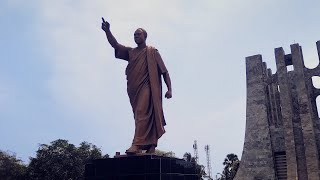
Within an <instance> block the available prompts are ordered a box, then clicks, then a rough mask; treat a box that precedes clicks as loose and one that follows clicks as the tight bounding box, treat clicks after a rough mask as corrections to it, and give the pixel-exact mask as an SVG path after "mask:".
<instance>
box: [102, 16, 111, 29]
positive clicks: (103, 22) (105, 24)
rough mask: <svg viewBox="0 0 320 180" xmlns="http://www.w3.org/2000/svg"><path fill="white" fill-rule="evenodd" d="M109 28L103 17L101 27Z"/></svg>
mask: <svg viewBox="0 0 320 180" xmlns="http://www.w3.org/2000/svg"><path fill="white" fill-rule="evenodd" d="M109 28H110V24H109V23H108V22H107V21H105V20H104V18H102V25H101V29H102V30H104V31H107V30H109Z"/></svg>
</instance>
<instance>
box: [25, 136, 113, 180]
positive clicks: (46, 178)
mask: <svg viewBox="0 0 320 180" xmlns="http://www.w3.org/2000/svg"><path fill="white" fill-rule="evenodd" d="M104 157H108V155H105V156H104ZM98 158H103V156H102V153H101V150H100V149H99V148H97V147H96V146H95V145H92V144H91V143H87V142H82V143H81V144H80V146H79V147H76V146H75V145H73V144H70V143H69V142H68V141H67V140H63V139H58V140H56V141H53V142H51V143H50V145H47V144H41V145H40V147H39V149H38V151H37V152H36V157H35V158H30V160H31V161H30V164H29V166H28V169H27V175H28V177H29V178H30V179H33V180H51V179H52V180H53V179H79V178H82V177H84V168H85V164H86V163H88V162H90V161H91V160H93V159H98Z"/></svg>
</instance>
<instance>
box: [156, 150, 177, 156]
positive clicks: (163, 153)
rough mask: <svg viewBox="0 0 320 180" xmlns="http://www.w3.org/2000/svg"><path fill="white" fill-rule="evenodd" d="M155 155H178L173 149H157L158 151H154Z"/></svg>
mask: <svg viewBox="0 0 320 180" xmlns="http://www.w3.org/2000/svg"><path fill="white" fill-rule="evenodd" d="M154 154H155V155H158V156H164V157H176V155H175V153H174V152H172V151H169V152H166V151H161V150H158V149H156V151H155V152H154Z"/></svg>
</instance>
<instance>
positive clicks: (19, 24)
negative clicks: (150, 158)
mask: <svg viewBox="0 0 320 180" xmlns="http://www.w3.org/2000/svg"><path fill="white" fill-rule="evenodd" d="M319 7H320V2H319V1H296V0H290V1H289V0H277V1H276V0H268V1H263V0H262V1H256V0H242V1H236V0H223V1H222V0H201V1H190V0H185V1H183V0H180V1H178V0H171V1H167V0H162V1H160V0H154V1H148V0H137V1H129V0H119V1H111V0H93V1H88V0H78V1H71V0H63V1H62V0H56V1H40V0H30V1H23V0H2V1H0V21H1V28H0V123H1V127H2V128H1V131H0V136H1V137H2V139H3V140H2V141H1V143H0V149H1V150H10V151H12V152H15V153H16V154H17V156H18V157H20V158H22V159H23V160H24V161H26V162H28V158H29V157H30V156H34V155H35V151H36V150H37V148H38V144H40V143H49V142H51V141H53V140H56V139H58V138H62V139H67V140H69V141H70V142H71V143H73V144H79V143H80V142H82V141H88V142H91V143H93V144H96V145H97V146H98V147H101V148H102V150H103V152H104V153H108V154H110V155H113V154H115V152H116V151H121V152H124V151H125V149H126V148H127V147H129V145H130V143H131V140H132V137H133V128H134V121H133V116H132V113H131V107H130V104H129V100H128V97H127V94H126V79H125V74H124V71H125V67H126V62H124V61H120V60H117V59H115V58H114V52H113V49H112V48H111V46H110V45H109V44H108V43H107V41H106V38H105V35H104V33H103V32H102V30H101V29H100V25H101V17H102V16H103V17H104V18H105V19H106V20H108V21H109V22H110V24H111V30H112V32H113V34H114V35H115V37H116V38H117V40H118V41H119V42H120V43H122V44H124V45H127V46H135V44H134V41H133V32H134V30H135V29H137V28H138V27H143V28H145V29H146V30H147V32H148V40H147V43H148V44H149V45H152V46H155V47H157V49H158V50H159V52H160V53H161V56H162V57H163V59H164V61H165V63H166V66H167V68H168V70H169V72H170V75H171V79H172V86H173V98H172V99H170V100H167V99H166V100H164V110H165V116H166V119H167V127H166V130H167V133H166V134H165V135H164V136H163V137H162V138H161V139H160V141H159V146H158V148H159V149H161V150H166V151H174V152H175V153H176V155H177V156H179V157H182V155H183V154H184V153H185V152H193V149H192V144H193V141H194V140H198V146H199V155H200V162H201V163H202V164H205V152H204V145H206V144H209V145H210V147H211V161H212V167H213V174H214V175H215V174H216V173H217V172H221V171H222V162H223V159H224V157H225V156H226V154H228V153H236V154H237V155H238V156H241V153H242V146H243V140H244V131H245V106H246V89H245V88H246V82H245V57H246V56H251V55H255V54H262V56H263V59H264V61H266V62H267V64H268V67H271V68H272V69H273V71H274V70H275V62H274V52H273V51H274V48H277V47H283V48H284V49H285V51H286V53H290V52H289V49H290V44H293V43H299V44H300V45H301V46H302V48H303V52H304V58H305V61H306V65H307V66H308V67H315V66H316V65H317V64H318V57H317V51H316V46H315V42H316V41H317V40H320V34H319V32H320V26H319V23H317V22H318V19H319V18H318V17H320V11H319Z"/></svg>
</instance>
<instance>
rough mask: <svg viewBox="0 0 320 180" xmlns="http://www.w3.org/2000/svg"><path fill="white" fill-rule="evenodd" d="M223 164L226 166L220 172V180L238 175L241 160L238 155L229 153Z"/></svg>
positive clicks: (226, 179)
mask: <svg viewBox="0 0 320 180" xmlns="http://www.w3.org/2000/svg"><path fill="white" fill-rule="evenodd" d="M223 165H224V166H225V167H224V169H223V172H222V174H220V175H221V177H219V178H218V180H232V179H233V178H234V177H235V176H236V173H237V171H238V168H239V165H240V160H239V159H238V156H237V155H235V154H233V153H231V154H228V155H227V157H226V158H225V159H224V162H223Z"/></svg>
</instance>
